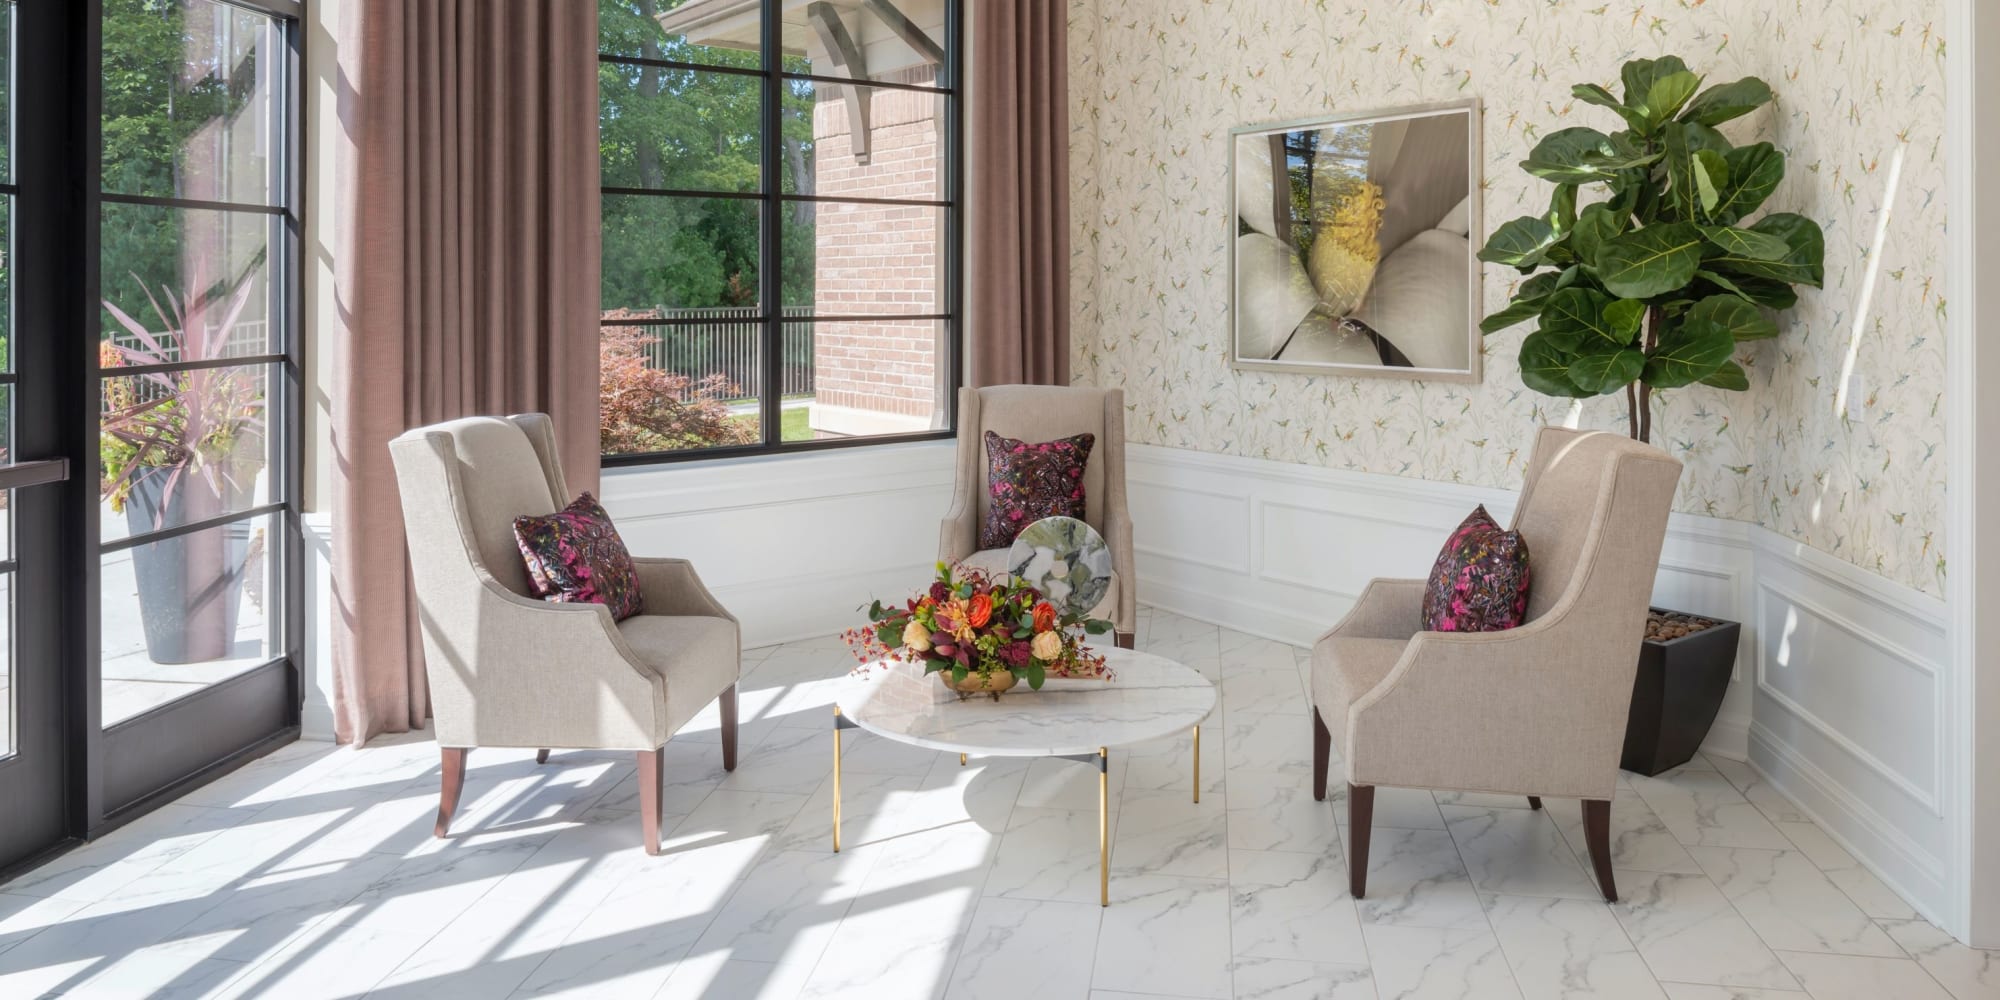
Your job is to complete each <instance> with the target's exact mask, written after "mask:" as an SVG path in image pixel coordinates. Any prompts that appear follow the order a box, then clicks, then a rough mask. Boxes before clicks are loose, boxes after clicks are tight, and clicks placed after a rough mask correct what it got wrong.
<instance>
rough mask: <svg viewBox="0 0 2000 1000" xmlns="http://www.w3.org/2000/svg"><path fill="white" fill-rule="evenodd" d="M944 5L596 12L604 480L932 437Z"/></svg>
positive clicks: (786, 0) (949, 347) (610, 8)
mask: <svg viewBox="0 0 2000 1000" xmlns="http://www.w3.org/2000/svg"><path fill="white" fill-rule="evenodd" d="M961 2H962V0H859V2H854V3H837V4H836V3H830V2H825V0H810V2H807V0H599V12H600V42H599V55H598V60H599V73H598V94H599V123H600V145H599V150H600V155H601V157H602V164H603V185H604V188H603V199H602V208H601V211H602V221H603V241H604V243H603V254H604V262H603V269H604V270H603V275H604V276H603V288H602V296H601V298H602V308H603V320H602V328H601V334H602V336H601V341H600V357H601V360H602V364H603V373H604V379H603V398H602V421H603V435H602V440H603V450H604V454H605V461H606V462H607V464H625V463H635V462H652V461H660V460H665V459H671V458H679V457H715V456H718V455H732V454H755V453H768V452H773V451H789V450H795V449H805V448H816V447H831V446H839V445H843V444H855V443H869V442H879V441H885V440H910V439H922V438H930V437H941V436H946V435H949V434H950V433H951V432H952V429H953V422H954V419H955V413H954V410H955V404H956V394H957V388H958V383H959V377H958V373H959V357H960V329H961V323H960V312H961V299H962V295H961V288H962V262H961V260H960V257H961V252H960V246H961V241H960V233H961V232H962V231H963V225H962V215H961V212H960V193H959V192H960V188H961V181H960V178H961V176H962V156H961V150H962V148H963V147H962V136H961V128H960V122H961V114H960V108H959V103H960V92H959V66H958V62H959V56H958V53H959V47H960V46H959V34H960V32H959V21H960V13H961V11H960V6H961Z"/></svg>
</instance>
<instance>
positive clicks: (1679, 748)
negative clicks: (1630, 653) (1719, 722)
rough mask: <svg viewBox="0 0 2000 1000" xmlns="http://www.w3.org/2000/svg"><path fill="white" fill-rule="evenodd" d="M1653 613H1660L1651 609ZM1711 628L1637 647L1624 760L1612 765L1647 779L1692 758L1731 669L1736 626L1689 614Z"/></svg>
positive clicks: (1725, 690) (1725, 692) (1726, 688)
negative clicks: (1644, 776)
mask: <svg viewBox="0 0 2000 1000" xmlns="http://www.w3.org/2000/svg"><path fill="white" fill-rule="evenodd" d="M1653 610H1655V611H1664V609H1661V608H1654V609H1653ZM1693 617H1696V618H1701V619H1703V620H1706V621H1711V622H1714V623H1715V624H1714V625H1713V626H1711V627H1709V628H1705V629H1702V630H1701V631H1699V632H1694V633H1691V634H1689V635H1684V636H1681V637H1680V638H1678V639H1668V640H1666V641H1664V642H1654V641H1652V640H1647V641H1646V642H1645V643H1644V644H1643V645H1641V646H1640V647H1639V675H1638V676H1637V677H1636V678H1634V679H1633V681H1632V711H1631V714H1630V715H1629V716H1628V717H1627V718H1626V721H1625V755H1624V757H1622V758H1621V759H1620V760H1619V762H1618V766H1619V767H1622V768H1624V769H1625V770H1627V771H1636V772H1638V773H1640V774H1646V775H1652V774H1659V773H1660V772H1662V771H1667V770H1671V769H1673V768H1676V767H1679V766H1681V765H1682V764H1685V763H1687V762H1688V761H1689V760H1691V759H1693V758H1694V752H1695V751H1696V750H1698V749H1700V747H1701V741H1702V740H1703V739H1706V738H1707V736H1708V727H1709V726H1711V725H1713V724H1714V723H1715V713H1717V712H1719V711H1721V710H1722V699H1723V698H1724V697H1725V696H1726V695H1728V694H1729V675H1730V673H1731V672H1732V671H1733V670H1735V669H1736V639H1737V635H1738V634H1739V633H1741V632H1742V631H1743V626H1741V625H1739V624H1737V623H1736V622H1729V621H1723V620H1722V619H1720V618H1711V617H1709V616H1708V615H1694V616H1693Z"/></svg>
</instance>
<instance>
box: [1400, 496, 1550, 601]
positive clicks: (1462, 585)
mask: <svg viewBox="0 0 2000 1000" xmlns="http://www.w3.org/2000/svg"><path fill="white" fill-rule="evenodd" d="M1527 615H1528V540H1527V539H1525V538H1522V537H1521V533H1520V532H1518V531H1504V530H1502V529H1501V527H1500V526H1499V525H1497V524H1495V523H1493V518H1492V516H1491V515H1489V514H1487V513H1486V507H1485V506H1484V505H1481V506H1479V507H1476V508H1474V509H1473V511H1472V513H1471V514H1469V515H1467V516H1466V518H1465V520H1464V521H1463V522H1461V523H1460V524H1459V526H1458V530H1456V531H1453V532H1452V533H1451V538H1449V539H1447V540H1446V541H1445V543H1444V551H1442V552H1439V553H1438V557H1437V564H1436V565H1434V566H1432V567H1431V578H1430V583H1429V584H1428V585H1427V586H1425V587H1424V631H1426V632H1499V631H1501V630H1503V629H1510V628H1514V627H1515V626H1518V625H1520V624H1521V622H1522V621H1523V620H1525V619H1526V618H1527Z"/></svg>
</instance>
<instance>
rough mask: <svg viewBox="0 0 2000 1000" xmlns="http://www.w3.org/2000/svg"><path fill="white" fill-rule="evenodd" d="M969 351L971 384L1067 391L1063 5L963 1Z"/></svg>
mask: <svg viewBox="0 0 2000 1000" xmlns="http://www.w3.org/2000/svg"><path fill="white" fill-rule="evenodd" d="M965 6H966V10H967V12H968V13H970V14H971V15H972V39H971V43H972V45H971V47H972V59H971V63H970V67H969V69H970V73H969V76H970V79H969V81H968V83H967V86H966V97H965V100H966V109H967V111H966V123H967V126H968V130H967V134H968V135H970V136H972V137H973V139H972V142H973V144H974V146H975V152H976V154H977V155H976V157H975V158H974V159H973V161H972V164H971V167H970V168H969V169H968V170H967V172H966V184H967V189H968V195H969V197H968V198H967V203H966V208H967V213H968V220H967V227H966V228H967V231H968V232H969V233H970V239H971V242H972V261H973V266H974V267H975V268H976V269H977V270H976V271H974V272H973V273H972V276H971V277H970V279H969V280H968V285H969V290H970V294H971V301H970V302H969V304H968V310H969V311H968V315H967V317H966V320H967V327H966V330H967V334H968V341H969V343H968V344H967V348H968V350H969V352H970V355H971V360H972V368H971V371H970V373H969V381H970V383H971V384H972V385H974V386H986V385H1002V384H1008V383H1032V384H1037V385H1068V384H1069V86H1068V80H1069V69H1068V59H1069V55H1068V53H1069V45H1068V41H1067V39H1068V32H1069V22H1068V19H1067V16H1066V12H1067V10H1068V5H1067V4H1065V3H1062V2H1060V0H967V3H966V5H965Z"/></svg>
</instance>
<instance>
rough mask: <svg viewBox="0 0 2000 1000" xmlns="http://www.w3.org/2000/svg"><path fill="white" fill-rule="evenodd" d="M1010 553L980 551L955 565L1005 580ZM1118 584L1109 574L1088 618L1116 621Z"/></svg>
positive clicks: (1114, 577)
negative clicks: (1109, 581) (1107, 584)
mask: <svg viewBox="0 0 2000 1000" xmlns="http://www.w3.org/2000/svg"><path fill="white" fill-rule="evenodd" d="M1010 551H1011V550H1009V549H981V550H979V551H978V552H974V553H973V554H971V555H969V556H966V557H965V558H963V559H960V560H959V561H958V562H957V563H956V564H955V565H958V566H963V567H965V568H966V569H971V570H977V571H979V572H980V573H981V574H983V575H985V576H988V577H991V578H993V579H995V580H1001V579H1005V578H1006V576H1007V555H1008V553H1009V552H1010ZM1118 584H1119V580H1118V574H1117V573H1115V572H1114V573H1112V574H1111V586H1110V587H1109V588H1108V589H1106V590H1105V591H1104V599H1103V600H1101V601H1098V602H1097V607H1094V608H1092V609H1090V617H1092V618H1102V619H1104V620H1105V621H1115V620H1116V619H1117V615H1118Z"/></svg>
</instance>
